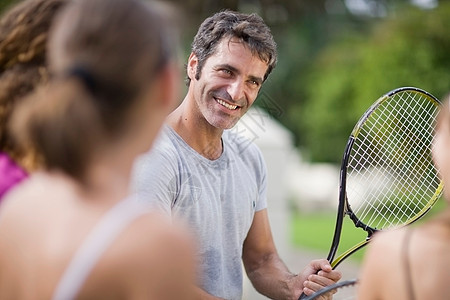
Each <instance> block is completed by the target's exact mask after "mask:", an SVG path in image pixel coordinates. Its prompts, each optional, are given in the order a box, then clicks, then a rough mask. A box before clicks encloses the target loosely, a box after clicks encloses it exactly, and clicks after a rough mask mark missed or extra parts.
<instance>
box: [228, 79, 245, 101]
mask: <svg viewBox="0 0 450 300" xmlns="http://www.w3.org/2000/svg"><path fill="white" fill-rule="evenodd" d="M227 92H228V93H229V94H230V96H231V99H233V100H239V99H242V98H243V97H244V83H243V82H242V81H240V80H235V81H233V82H232V83H231V84H230V86H229V87H228V91H227Z"/></svg>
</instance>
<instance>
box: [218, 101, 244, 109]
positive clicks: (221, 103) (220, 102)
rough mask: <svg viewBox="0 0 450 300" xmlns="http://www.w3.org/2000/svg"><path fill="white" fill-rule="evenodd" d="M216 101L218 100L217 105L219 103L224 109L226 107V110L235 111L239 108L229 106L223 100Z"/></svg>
mask: <svg viewBox="0 0 450 300" xmlns="http://www.w3.org/2000/svg"><path fill="white" fill-rule="evenodd" d="M215 99H216V101H217V103H219V104H220V105H222V106H224V107H226V108H228V109H230V110H235V109H237V108H238V107H239V106H237V105H232V104H228V103H227V102H225V101H223V100H221V99H217V98H215Z"/></svg>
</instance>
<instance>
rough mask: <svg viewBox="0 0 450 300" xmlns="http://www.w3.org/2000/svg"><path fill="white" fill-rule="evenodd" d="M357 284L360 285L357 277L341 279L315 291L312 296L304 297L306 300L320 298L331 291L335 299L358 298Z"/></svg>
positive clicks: (347, 299) (348, 299)
mask: <svg viewBox="0 0 450 300" xmlns="http://www.w3.org/2000/svg"><path fill="white" fill-rule="evenodd" d="M357 285H358V280H357V279H350V280H346V281H340V282H337V283H335V284H332V285H329V286H327V287H324V288H323V289H321V290H319V291H317V292H315V293H314V294H312V295H311V296H308V297H306V298H304V300H318V299H319V297H320V296H324V295H326V294H328V293H330V295H331V293H332V295H333V299H334V300H350V299H356V287H357Z"/></svg>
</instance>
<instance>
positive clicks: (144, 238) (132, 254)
mask: <svg viewBox="0 0 450 300" xmlns="http://www.w3.org/2000/svg"><path fill="white" fill-rule="evenodd" d="M194 274H195V271H194V256H193V244H192V240H191V237H190V236H189V234H188V233H187V232H186V231H185V230H184V229H183V228H182V227H181V226H177V225H175V224H173V223H172V222H171V221H170V220H169V219H168V218H167V217H165V216H163V215H160V214H159V213H157V212H150V213H146V214H143V215H141V216H139V217H138V218H136V219H135V220H134V221H133V222H131V223H130V224H129V226H128V227H127V228H126V229H125V230H124V231H123V232H122V233H121V234H120V235H119V236H118V237H117V239H116V240H115V242H114V243H113V245H112V246H111V247H110V248H109V249H108V250H107V251H106V253H105V254H104V255H103V257H102V259H101V260H100V261H99V263H98V267H96V268H95V270H93V273H92V276H91V279H92V280H91V281H90V282H88V283H87V286H86V287H87V288H88V289H89V286H91V287H92V286H94V288H95V289H99V290H100V289H102V285H103V283H105V284H106V282H107V284H108V285H113V286H114V289H116V290H117V291H119V290H120V291H121V293H126V294H127V298H133V297H132V296H130V294H133V295H137V298H139V297H142V295H143V294H145V295H146V296H148V295H152V297H150V298H151V299H171V298H167V297H166V296H165V295H166V294H167V295H169V294H171V293H172V292H174V291H171V289H172V290H173V289H185V288H186V287H187V286H188V285H190V284H194ZM96 278H98V279H99V280H96ZM106 278H107V280H105V279H106ZM177 280H179V281H181V282H183V284H181V283H177ZM102 282H103V283H102ZM183 292H186V291H183ZM139 293H143V294H140V296H139V295H138V294H139ZM176 297H182V294H181V292H180V293H178V292H176Z"/></svg>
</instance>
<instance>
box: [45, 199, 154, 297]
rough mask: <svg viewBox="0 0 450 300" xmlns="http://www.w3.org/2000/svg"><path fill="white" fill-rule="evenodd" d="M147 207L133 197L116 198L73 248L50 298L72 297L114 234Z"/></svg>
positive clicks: (142, 212)
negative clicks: (75, 247) (115, 202)
mask: <svg viewBox="0 0 450 300" xmlns="http://www.w3.org/2000/svg"><path fill="white" fill-rule="evenodd" d="M147 211H148V210H147V209H145V208H144V207H143V206H142V205H141V204H140V203H139V202H138V201H136V200H135V199H134V198H132V197H129V198H126V199H124V200H122V201H120V202H118V203H117V204H115V205H114V206H113V207H112V208H111V209H110V210H109V211H107V212H106V213H105V215H104V216H102V218H101V219H100V221H98V223H97V224H96V225H95V226H94V228H93V229H92V231H91V232H90V233H89V234H88V235H87V237H86V238H85V239H84V241H83V242H82V244H81V246H80V247H79V248H78V250H77V251H76V252H75V255H74V256H73V258H72V260H71V261H70V263H69V265H68V267H67V268H66V270H65V271H64V273H63V276H62V278H61V280H60V281H59V283H58V285H57V287H56V290H55V292H54V294H53V298H52V299H53V300H70V299H74V298H75V297H76V296H77V294H78V293H79V291H80V289H81V288H82V286H83V284H84V282H85V281H86V278H87V277H88V276H89V274H90V272H91V271H92V269H93V268H94V266H95V265H96V263H97V262H98V261H99V259H100V258H101V256H102V255H103V253H104V252H105V251H106V250H107V249H108V247H109V246H110V245H111V244H112V243H113V241H114V240H115V239H116V238H117V236H118V235H119V234H120V233H121V232H122V231H123V230H124V229H125V228H126V227H127V226H128V225H129V224H130V223H131V222H132V221H133V220H135V219H136V218H138V217H139V216H141V215H143V214H144V213H146V212H147Z"/></svg>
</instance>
